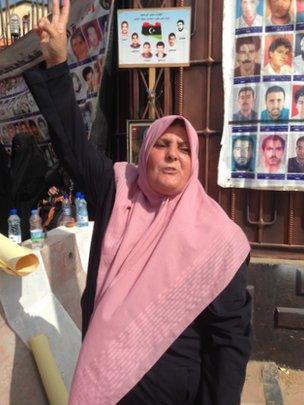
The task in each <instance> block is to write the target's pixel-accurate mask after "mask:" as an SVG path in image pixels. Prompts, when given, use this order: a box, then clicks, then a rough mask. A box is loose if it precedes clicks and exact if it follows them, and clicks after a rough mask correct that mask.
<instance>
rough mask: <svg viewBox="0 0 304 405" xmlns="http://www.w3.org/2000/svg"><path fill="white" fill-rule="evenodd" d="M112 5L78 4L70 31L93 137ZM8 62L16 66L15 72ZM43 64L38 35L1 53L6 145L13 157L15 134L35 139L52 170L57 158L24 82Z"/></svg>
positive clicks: (0, 126)
mask: <svg viewBox="0 0 304 405" xmlns="http://www.w3.org/2000/svg"><path fill="white" fill-rule="evenodd" d="M111 3H112V2H111V1H102V0H95V1H94V0H91V1H88V0H85V1H83V0H82V1H80V0H79V1H77V0H76V1H73V2H72V3H71V13H70V19H69V24H68V29H67V35H68V64H69V67H70V71H71V75H72V79H73V85H74V90H75V95H76V99H77V102H78V104H79V107H80V110H81V112H82V115H83V119H84V122H85V126H86V132H87V136H89V134H90V130H91V127H92V122H93V121H94V118H95V113H96V106H97V100H98V92H99V88H100V83H101V77H102V72H103V62H104V59H105V56H106V49H107V43H108V35H107V32H108V31H107V27H108V23H109V21H110V19H111V18H112V17H113V16H112V14H113V13H112V10H111ZM26 44H27V45H28V47H27V48H25V45H26ZM25 49H27V52H25ZM7 61H11V62H13V61H14V63H12V64H11V66H9V65H8V64H7ZM40 61H41V52H40V50H39V41H38V37H37V36H36V34H34V33H33V32H31V33H29V34H28V35H26V36H25V37H22V38H21V39H20V40H18V41H16V43H15V44H14V45H12V46H10V47H8V48H7V49H5V50H4V51H2V52H1V58H0V140H1V142H2V143H3V145H4V146H5V148H6V150H7V151H8V152H9V153H10V150H11V144H12V139H13V138H14V136H15V134H17V133H20V132H25V133H29V134H32V135H33V136H34V137H35V138H36V140H37V142H38V145H39V146H40V148H41V149H42V151H43V153H44V155H45V157H46V159H47V161H48V164H49V166H50V167H51V166H53V164H54V162H55V160H56V157H55V155H54V151H53V149H52V146H51V143H50V138H49V133H48V128H47V124H46V121H45V120H44V118H43V117H42V115H41V114H40V112H39V110H38V107H37V105H36V103H35V101H34V99H33V97H32V95H31V93H30V92H29V90H28V88H27V86H26V84H25V82H24V80H23V78H22V72H23V71H24V70H26V69H28V68H29V67H31V66H33V65H35V64H37V63H38V62H40ZM12 67H13V68H12Z"/></svg>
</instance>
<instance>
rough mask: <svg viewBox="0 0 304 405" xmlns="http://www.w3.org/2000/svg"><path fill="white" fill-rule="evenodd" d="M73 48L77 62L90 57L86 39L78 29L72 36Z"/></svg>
mask: <svg viewBox="0 0 304 405" xmlns="http://www.w3.org/2000/svg"><path fill="white" fill-rule="evenodd" d="M71 48H72V51H73V54H74V56H75V58H76V60H77V61H80V60H84V59H87V58H88V57H89V48H88V45H87V43H86V40H85V37H84V35H83V33H82V32H81V30H80V29H79V28H78V29H77V30H76V31H75V32H74V33H73V35H72V36H71Z"/></svg>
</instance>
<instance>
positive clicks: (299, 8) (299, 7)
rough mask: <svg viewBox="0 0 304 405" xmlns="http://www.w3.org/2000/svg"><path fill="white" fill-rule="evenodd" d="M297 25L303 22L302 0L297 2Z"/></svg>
mask: <svg viewBox="0 0 304 405" xmlns="http://www.w3.org/2000/svg"><path fill="white" fill-rule="evenodd" d="M296 4H297V19H296V22H297V23H302V22H304V1H303V0H297V1H296Z"/></svg>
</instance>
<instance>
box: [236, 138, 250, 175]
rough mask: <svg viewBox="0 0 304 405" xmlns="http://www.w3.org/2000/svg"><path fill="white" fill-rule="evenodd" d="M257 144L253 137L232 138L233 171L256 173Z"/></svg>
mask: <svg viewBox="0 0 304 405" xmlns="http://www.w3.org/2000/svg"><path fill="white" fill-rule="evenodd" d="M254 156H255V142H254V140H253V137H252V136H246V135H238V136H234V137H233V138H232V162H231V163H232V167H231V169H232V171H234V172H235V171H236V172H253V171H254V160H255V159H254Z"/></svg>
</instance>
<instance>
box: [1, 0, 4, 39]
mask: <svg viewBox="0 0 304 405" xmlns="http://www.w3.org/2000/svg"><path fill="white" fill-rule="evenodd" d="M0 21H1V35H2V38H3V42H4V41H5V32H4V18H3V9H2V1H1V0H0Z"/></svg>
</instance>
